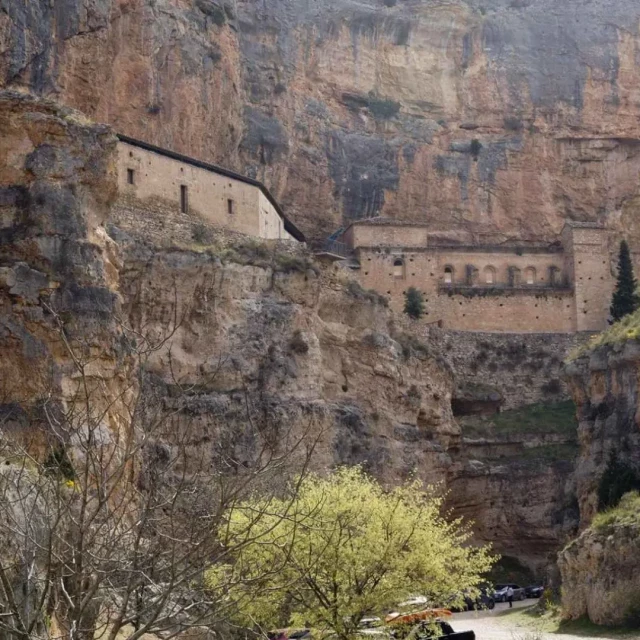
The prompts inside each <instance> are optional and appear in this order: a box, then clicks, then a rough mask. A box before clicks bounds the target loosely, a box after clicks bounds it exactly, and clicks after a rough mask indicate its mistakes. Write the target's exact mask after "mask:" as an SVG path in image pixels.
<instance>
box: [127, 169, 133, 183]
mask: <svg viewBox="0 0 640 640" xmlns="http://www.w3.org/2000/svg"><path fill="white" fill-rule="evenodd" d="M134 176H135V172H134V171H133V169H127V184H135V177H134Z"/></svg>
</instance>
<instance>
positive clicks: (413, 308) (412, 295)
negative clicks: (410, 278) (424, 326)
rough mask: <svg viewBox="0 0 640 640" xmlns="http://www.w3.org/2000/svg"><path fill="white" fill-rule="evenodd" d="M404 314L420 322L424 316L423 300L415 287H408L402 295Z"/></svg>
mask: <svg viewBox="0 0 640 640" xmlns="http://www.w3.org/2000/svg"><path fill="white" fill-rule="evenodd" d="M404 312H405V313H406V314H407V315H408V316H409V317H410V318H413V319H414V320H420V318H422V316H423V315H424V300H423V298H422V293H420V291H418V290H417V289H416V288H415V287H409V289H407V292H406V293H405V294H404Z"/></svg>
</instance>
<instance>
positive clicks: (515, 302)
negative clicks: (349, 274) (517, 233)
mask: <svg viewBox="0 0 640 640" xmlns="http://www.w3.org/2000/svg"><path fill="white" fill-rule="evenodd" d="M342 240H343V241H344V243H345V244H346V245H347V247H348V248H349V250H351V251H352V252H353V254H354V255H355V257H356V259H357V261H358V264H359V278H360V282H361V284H362V286H364V287H365V288H369V289H375V290H376V291H378V292H379V293H381V294H383V295H386V296H388V297H389V298H390V300H391V306H392V307H393V308H395V309H396V310H397V311H401V310H402V308H403V306H404V300H405V298H404V294H405V292H406V291H407V290H408V289H409V287H415V288H416V289H418V290H419V291H421V292H422V294H423V297H424V301H425V309H426V311H425V316H424V321H425V322H428V323H438V324H439V325H440V326H442V327H444V328H446V329H451V330H457V331H487V332H494V331H500V332H511V333H575V332H581V331H601V330H602V329H604V328H605V327H606V325H607V320H608V315H609V305H610V301H611V294H612V291H613V284H614V278H613V274H612V268H611V259H610V254H609V246H608V234H607V231H606V230H605V229H604V228H603V227H601V226H599V225H597V224H592V223H577V222H568V223H567V224H566V225H565V228H564V231H563V233H562V235H561V237H560V238H559V239H558V240H557V241H556V242H554V243H547V244H539V243H526V244H525V243H504V244H494V245H491V244H488V243H482V244H480V243H478V244H473V243H468V244H467V243H460V242H457V243H454V242H452V241H451V240H450V239H449V240H447V239H446V238H443V237H442V236H440V235H438V234H437V233H435V232H433V231H432V230H431V229H430V228H429V227H428V226H427V225H424V224H418V223H410V222H408V223H405V222H402V221H397V220H390V219H384V218H373V219H370V220H363V221H360V222H356V223H354V224H353V225H351V226H350V227H349V228H348V229H347V230H346V231H345V232H344V234H343V236H342Z"/></svg>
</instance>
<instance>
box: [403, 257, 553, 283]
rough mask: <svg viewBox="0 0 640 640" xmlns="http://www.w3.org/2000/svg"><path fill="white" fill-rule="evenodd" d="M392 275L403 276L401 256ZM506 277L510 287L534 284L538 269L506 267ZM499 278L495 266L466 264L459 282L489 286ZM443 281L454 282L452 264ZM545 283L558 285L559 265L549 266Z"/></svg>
mask: <svg viewBox="0 0 640 640" xmlns="http://www.w3.org/2000/svg"><path fill="white" fill-rule="evenodd" d="M393 277H394V278H404V277H405V263H404V260H403V259H402V258H396V259H395V260H394V261H393ZM506 278H507V279H506V282H505V284H508V285H509V286H512V287H516V286H520V285H535V284H536V283H537V282H538V270H537V269H536V267H527V268H526V269H524V271H523V270H521V269H520V268H518V267H508V268H507V273H506ZM499 280H500V279H499V276H498V272H497V270H496V268H495V267H493V266H491V265H487V266H486V267H484V269H482V272H480V270H479V269H477V268H476V267H475V266H474V265H471V264H469V265H467V266H466V269H465V274H464V280H463V281H462V282H461V284H466V285H489V286H491V285H496V284H498V283H499ZM443 281H444V284H454V283H455V282H456V274H455V268H454V267H453V266H452V265H447V266H445V268H444V277H443ZM546 284H547V285H548V286H558V285H560V284H561V271H560V268H559V267H556V266H551V267H549V269H548V274H547V282H546Z"/></svg>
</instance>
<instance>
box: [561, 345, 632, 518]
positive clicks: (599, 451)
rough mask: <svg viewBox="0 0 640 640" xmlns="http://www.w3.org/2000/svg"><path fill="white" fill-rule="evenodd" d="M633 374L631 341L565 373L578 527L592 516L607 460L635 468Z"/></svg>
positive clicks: (605, 349)
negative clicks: (574, 430) (574, 423)
mask: <svg viewBox="0 0 640 640" xmlns="http://www.w3.org/2000/svg"><path fill="white" fill-rule="evenodd" d="M639 370H640V348H639V345H638V343H637V342H636V341H635V340H628V341H625V342H621V343H618V344H614V345H605V346H602V347H599V348H598V349H596V350H594V351H591V352H589V353H588V354H586V355H584V356H583V357H581V358H578V359H577V360H575V361H573V362H572V363H570V364H569V365H568V367H567V379H568V382H569V387H570V390H571V393H572V395H573V397H574V399H575V401H576V404H577V406H578V420H579V426H578V437H579V441H580V456H579V458H578V463H577V468H576V472H575V478H576V490H577V496H578V500H579V503H580V516H581V524H582V526H586V525H588V524H589V523H590V522H591V519H592V518H593V516H594V515H595V513H596V512H597V508H598V496H597V490H598V483H599V481H600V478H601V477H602V474H603V473H604V470H605V468H606V466H607V462H608V460H609V456H610V454H611V453H612V452H615V453H616V455H617V457H618V458H619V460H620V461H621V462H625V463H628V464H630V465H631V466H632V467H634V468H640V428H639V424H640V420H639V417H638V416H639V414H638V411H639V404H638V372H639Z"/></svg>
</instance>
